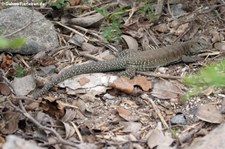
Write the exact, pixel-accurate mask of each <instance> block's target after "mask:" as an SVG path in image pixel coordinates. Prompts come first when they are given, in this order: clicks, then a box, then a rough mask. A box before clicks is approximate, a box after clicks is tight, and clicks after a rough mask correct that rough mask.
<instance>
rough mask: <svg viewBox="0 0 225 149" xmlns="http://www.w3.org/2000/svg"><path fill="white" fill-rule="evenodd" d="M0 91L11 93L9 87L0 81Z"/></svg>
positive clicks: (6, 93)
mask: <svg viewBox="0 0 225 149" xmlns="http://www.w3.org/2000/svg"><path fill="white" fill-rule="evenodd" d="M0 92H1V94H2V95H5V96H7V95H9V94H10V93H11V89H10V87H9V86H8V85H7V84H6V83H4V82H0Z"/></svg>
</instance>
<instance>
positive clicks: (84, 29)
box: [72, 25, 118, 52]
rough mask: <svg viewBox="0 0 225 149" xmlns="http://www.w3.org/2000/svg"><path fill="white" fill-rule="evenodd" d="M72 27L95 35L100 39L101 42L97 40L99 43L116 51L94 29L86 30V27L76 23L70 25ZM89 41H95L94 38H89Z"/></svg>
mask: <svg viewBox="0 0 225 149" xmlns="http://www.w3.org/2000/svg"><path fill="white" fill-rule="evenodd" d="M72 27H74V28H76V29H79V30H81V31H84V32H85V33H89V34H91V35H92V36H94V37H96V38H97V39H98V40H100V41H101V42H99V41H98V42H99V43H100V44H101V45H103V46H105V47H107V48H109V49H111V50H112V51H113V52H118V50H117V49H116V48H115V47H113V46H112V45H110V44H109V43H108V42H107V41H106V40H104V39H103V38H102V37H101V36H99V35H98V34H97V33H95V32H94V31H91V30H88V29H86V28H83V27H81V26H77V25H72ZM89 41H92V42H96V41H95V40H92V39H89Z"/></svg>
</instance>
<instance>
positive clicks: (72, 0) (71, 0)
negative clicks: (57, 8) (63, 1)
mask: <svg viewBox="0 0 225 149" xmlns="http://www.w3.org/2000/svg"><path fill="white" fill-rule="evenodd" d="M80 1H81V0H69V3H70V5H71V6H75V5H79V4H80Z"/></svg>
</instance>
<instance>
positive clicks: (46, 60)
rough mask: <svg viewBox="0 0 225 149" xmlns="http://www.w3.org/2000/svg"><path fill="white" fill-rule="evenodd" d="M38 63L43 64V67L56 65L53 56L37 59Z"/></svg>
mask: <svg viewBox="0 0 225 149" xmlns="http://www.w3.org/2000/svg"><path fill="white" fill-rule="evenodd" d="M37 62H38V63H39V64H41V65H42V66H49V65H53V64H54V63H55V60H54V58H53V57H51V56H44V57H41V58H38V59H37Z"/></svg>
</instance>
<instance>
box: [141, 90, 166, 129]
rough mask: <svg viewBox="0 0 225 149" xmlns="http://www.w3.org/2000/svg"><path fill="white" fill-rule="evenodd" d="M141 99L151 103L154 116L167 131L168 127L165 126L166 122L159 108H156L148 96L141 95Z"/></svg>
mask: <svg viewBox="0 0 225 149" xmlns="http://www.w3.org/2000/svg"><path fill="white" fill-rule="evenodd" d="M141 98H142V99H144V100H147V101H149V102H150V103H151V105H152V107H153V109H154V110H155V112H156V114H157V115H158V116H159V119H160V120H161V122H162V124H163V125H164V127H165V128H167V129H169V126H168V125H167V123H166V121H165V120H164V118H163V116H162V114H161V113H160V110H159V108H158V107H157V105H156V104H155V103H154V102H153V100H152V99H151V98H149V97H148V95H146V94H143V95H142V96H141Z"/></svg>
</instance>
